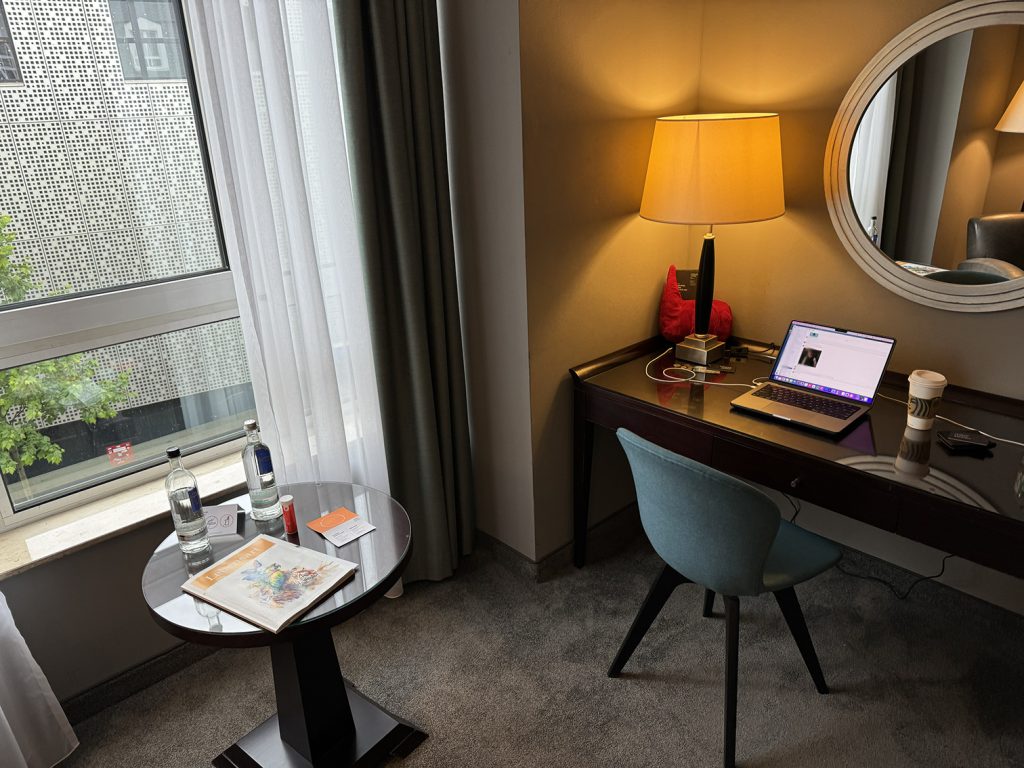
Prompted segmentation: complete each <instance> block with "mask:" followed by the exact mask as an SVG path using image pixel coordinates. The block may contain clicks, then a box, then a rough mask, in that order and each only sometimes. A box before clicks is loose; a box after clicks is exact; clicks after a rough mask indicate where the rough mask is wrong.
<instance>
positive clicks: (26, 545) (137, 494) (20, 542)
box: [0, 453, 245, 581]
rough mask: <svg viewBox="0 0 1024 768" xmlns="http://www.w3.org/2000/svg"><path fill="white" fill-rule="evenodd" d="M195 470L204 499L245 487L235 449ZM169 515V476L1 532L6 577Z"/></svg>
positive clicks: (0, 561)
mask: <svg viewBox="0 0 1024 768" xmlns="http://www.w3.org/2000/svg"><path fill="white" fill-rule="evenodd" d="M192 471H193V472H194V473H195V475H196V479H197V480H198V481H199V487H200V488H202V489H203V491H204V494H203V495H204V501H209V500H211V499H216V498H218V497H224V496H225V495H231V494H230V493H229V492H231V491H234V490H236V489H238V488H239V487H241V489H242V490H239V491H238V493H244V485H245V473H244V470H243V469H242V464H241V462H240V461H238V456H237V455H236V454H234V453H232V454H230V455H227V456H222V457H220V458H218V459H214V460H212V461H208V462H206V463H205V464H201V465H199V466H198V467H193V468H192ZM169 515H170V510H169V509H168V507H167V496H166V495H165V493H164V481H163V478H157V479H155V480H149V481H147V482H144V483H142V484H140V485H137V486H135V487H133V488H128V489H126V490H124V491H120V492H119V493H115V494H113V495H112V496H109V497H106V498H101V499H97V500H95V501H91V502H88V503H86V504H83V505H82V506H81V507H77V508H75V509H69V510H66V511H64V512H59V513H57V514H55V515H50V516H49V517H44V518H42V519H40V520H34V521H32V522H31V523H27V524H25V525H22V526H20V527H18V528H14V529H12V530H9V531H5V532H3V533H0V581H2V580H3V579H6V578H7V577H9V576H14V575H15V574H18V573H23V572H24V571H27V570H29V569H31V568H35V567H36V566H38V565H42V564H43V563H47V562H50V561H51V560H56V559H58V558H61V557H64V556H65V555H70V554H71V553H72V552H77V551H79V550H81V549H85V548H86V547H91V546H92V545H94V544H98V543H99V542H101V541H106V540H108V539H112V538H114V537H116V536H120V535H121V534H123V533H126V532H127V531H131V530H134V529H136V528H141V527H142V526H144V525H146V524H148V523H151V522H153V521H154V520H159V519H160V518H167V517H169Z"/></svg>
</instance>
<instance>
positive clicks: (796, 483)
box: [789, 477, 800, 489]
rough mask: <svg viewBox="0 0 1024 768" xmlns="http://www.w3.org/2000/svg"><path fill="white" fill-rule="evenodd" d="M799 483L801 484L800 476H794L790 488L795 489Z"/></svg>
mask: <svg viewBox="0 0 1024 768" xmlns="http://www.w3.org/2000/svg"><path fill="white" fill-rule="evenodd" d="M799 485H800V478H799V477H794V478H793V479H792V480H790V481H789V487H790V488H794V489H795V488H797V487H798V486H799Z"/></svg>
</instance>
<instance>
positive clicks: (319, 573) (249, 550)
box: [181, 535, 359, 633]
mask: <svg viewBox="0 0 1024 768" xmlns="http://www.w3.org/2000/svg"><path fill="white" fill-rule="evenodd" d="M358 567H359V566H358V565H357V564H356V563H351V562H349V561H348V560H342V559H340V558H337V557H331V556H330V555H325V554H324V553H323V552H314V551H313V550H312V549H306V548H305V547H299V546H296V545H294V544H289V543H288V542H285V541H281V540H280V539H275V538H273V537H271V536H264V535H261V536H257V537H256V538H254V539H253V540H252V541H250V542H248V543H247V544H246V545H245V546H243V547H240V548H239V549H236V550H235V551H234V552H232V553H231V554H230V555H227V556H226V557H223V558H221V559H220V560H218V561H217V562H216V563H214V564H213V565H211V566H209V567H208V568H205V569H203V570H202V571H200V572H199V573H197V574H196V575H195V576H193V577H192V578H190V579H189V580H188V581H186V582H185V583H184V584H183V585H182V587H181V588H182V589H183V590H184V591H185V592H187V593H189V594H190V595H192V596H194V597H198V598H199V599H200V600H205V601H206V602H208V603H210V604H212V605H215V606H217V607H218V608H222V609H223V610H225V611H228V612H229V613H233V614H235V615H236V616H238V617H239V618H242V619H245V620H246V621H249V622H252V623H253V624H256V625H257V626H260V627H263V628H264V629H266V630H268V631H270V632H275V633H276V632H280V631H281V629H282V628H283V627H285V626H287V625H288V624H289V623H290V622H291V621H293V620H294V619H295V618H296V617H298V616H300V615H301V614H302V613H304V612H305V611H307V610H308V609H309V608H311V607H312V606H313V605H315V604H316V603H318V602H320V600H322V599H323V598H325V597H327V595H329V594H330V593H331V592H333V591H334V590H335V589H336V588H337V587H338V585H340V584H341V583H342V582H343V581H345V580H346V579H348V578H349V576H351V575H352V574H353V573H355V570H356V568H358Z"/></svg>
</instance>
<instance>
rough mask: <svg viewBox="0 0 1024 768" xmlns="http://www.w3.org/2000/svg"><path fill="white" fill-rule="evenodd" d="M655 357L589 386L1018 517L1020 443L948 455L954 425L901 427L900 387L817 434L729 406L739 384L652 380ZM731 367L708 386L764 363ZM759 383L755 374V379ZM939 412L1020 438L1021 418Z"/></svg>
mask: <svg viewBox="0 0 1024 768" xmlns="http://www.w3.org/2000/svg"><path fill="white" fill-rule="evenodd" d="M655 357H656V355H653V354H652V355H646V356H643V357H641V358H638V359H635V360H631V361H629V362H626V363H624V364H622V365H619V366H616V367H614V368H611V369H609V370H607V371H603V372H601V373H598V374H595V375H594V376H591V377H589V378H588V379H587V383H588V384H589V385H592V386H597V387H601V388H602V389H607V390H609V391H611V392H615V393H618V394H623V395H626V396H629V397H632V398H635V399H637V400H640V401H643V402H646V403H650V404H652V405H656V406H659V407H662V408H667V409H669V410H672V411H675V412H677V413H679V414H680V415H683V416H691V417H693V418H696V419H702V420H705V421H707V422H709V423H712V424H715V425H717V426H720V427H723V428H725V429H728V430H731V431H734V432H737V433H739V434H742V435H745V436H748V437H753V438H755V439H759V440H763V441H764V442H766V443H772V444H776V445H781V446H783V447H786V448H789V449H792V450H795V451H800V452H803V453H807V454H811V455H813V456H817V457H820V458H823V459H827V460H831V461H834V462H836V463H837V464H842V465H844V466H847V467H850V468H852V469H856V470H858V471H862V472H867V473H870V474H873V475H879V476H882V477H885V478H886V479H887V480H890V481H892V482H893V483H900V484H902V485H905V486H908V487H912V488H915V489H918V490H921V491H925V492H927V493H933V494H936V495H938V496H943V497H945V498H950V499H953V500H955V501H958V502H960V503H963V504H965V505H968V506H971V507H975V508H977V509H981V510H984V511H986V512H989V513H992V514H998V515H1002V516H1006V517H1009V518H1014V519H1017V520H1022V521H1024V448H1022V447H1020V446H1016V445H1013V444H1010V443H997V445H996V447H994V448H992V449H991V450H989V451H987V452H986V453H984V454H982V455H980V456H975V455H964V454H952V453H950V452H949V451H947V450H946V449H945V448H944V447H943V446H942V445H941V444H940V443H939V441H938V440H937V438H936V433H937V432H938V431H942V430H947V429H950V430H952V429H959V427H955V426H954V425H952V424H950V423H948V422H943V421H939V420H936V422H935V427H933V428H932V429H931V430H927V431H922V430H912V429H908V428H907V420H906V405H905V403H906V397H907V390H906V387H903V388H902V389H900V388H899V387H897V386H888V385H885V384H883V386H882V387H881V388H880V389H879V394H880V395H883V396H886V397H891V398H893V399H894V400H896V401H898V402H893V400H888V399H886V397H881V396H880V397H878V398H876V400H875V402H874V404H873V405H872V408H871V410H870V411H869V412H868V414H867V416H865V417H864V418H862V419H861V420H860V421H858V422H857V423H856V424H855V425H854V426H853V427H852V428H850V429H848V430H847V431H846V432H845V433H843V434H841V435H839V436H838V437H830V436H827V435H821V434H818V433H815V432H812V431H809V430H805V429H801V428H799V427H794V426H791V425H788V424H785V423H783V422H779V421H776V420H770V419H764V418H759V417H757V416H754V415H751V414H748V413H745V412H743V411H738V410H735V409H733V408H731V407H730V405H729V403H730V402H731V401H732V400H733V399H734V398H735V397H736V396H737V395H739V394H740V393H742V392H743V389H742V388H740V387H732V386H728V387H723V386H701V385H698V384H690V383H678V384H677V383H659V382H656V381H652V380H651V379H650V378H648V377H647V375H645V369H646V368H647V366H649V365H650V372H651V374H653V375H660V372H661V370H662V368H667V367H669V366H671V365H672V363H673V360H672V357H671V353H669V354H667V355H665V356H664V357H662V358H661V359H660V360H658V361H657V362H656V363H654V364H653V365H651V362H652V361H653V360H654V359H655ZM729 364H730V365H732V366H734V367H735V372H734V373H730V374H725V373H723V374H718V375H716V376H713V377H710V378H709V381H711V382H714V383H716V384H749V383H751V382H752V381H753V380H754V379H755V378H758V377H764V376H767V375H768V374H769V373H770V372H771V365H770V364H768V363H766V362H762V361H759V360H754V359H739V360H733V361H731V362H730V363H729ZM759 380H760V379H759ZM939 413H940V414H941V415H942V416H945V417H947V418H950V419H953V420H955V421H957V422H960V423H961V424H964V425H967V426H969V427H971V428H974V429H979V430H981V431H983V432H988V433H990V434H994V435H998V436H1000V437H1005V438H1009V439H1011V440H1016V441H1024V421H1021V420H1020V419H1015V418H1012V417H1009V416H1006V415H1003V414H1000V413H995V412H992V411H987V410H984V409H983V408H978V407H973V406H968V405H962V404H959V403H953V402H949V401H947V400H943V402H942V404H941V405H940V407H939Z"/></svg>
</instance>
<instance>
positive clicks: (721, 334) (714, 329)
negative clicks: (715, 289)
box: [658, 264, 732, 344]
mask: <svg viewBox="0 0 1024 768" xmlns="http://www.w3.org/2000/svg"><path fill="white" fill-rule="evenodd" d="M696 304H697V302H696V301H694V300H693V299H684V298H683V297H682V296H680V295H679V283H678V282H677V280H676V265H675V264H673V265H672V266H671V267H669V268H668V278H667V279H666V280H665V290H663V291H662V292H661V309H660V311H659V313H658V327H659V329H660V330H661V335H662V336H663V337H665V340H666V341H670V342H672V343H673V344H675V343H678V342H680V341H682V340H683V339H685V338H686V337H687V336H689V335H690V334H691V333H693V324H694V313H695V309H696ZM708 332H709V333H713V334H715V335H716V336H717V337H718V338H719V339H720V340H722V341H728V340H729V336H731V335H732V309H731V308H730V307H729V305H728V304H726V303H725V302H724V301H719V300H718V299H714V300H713V301H712V302H711V323H710V324H709V328H708Z"/></svg>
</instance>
